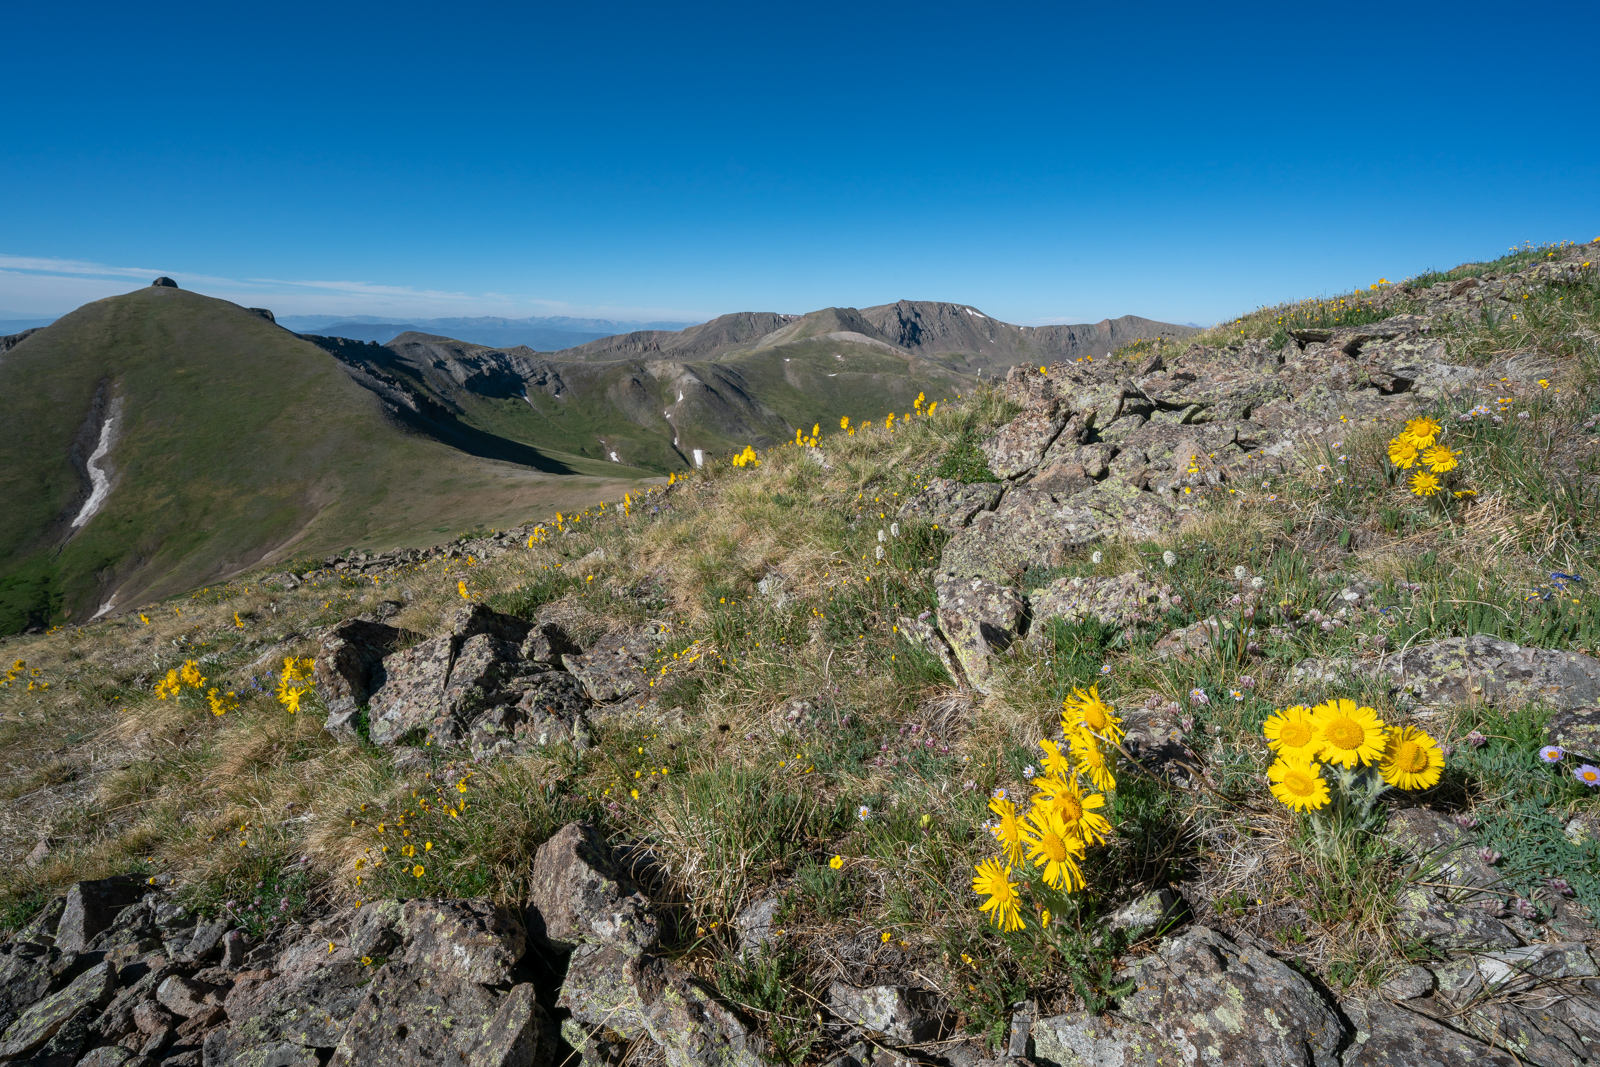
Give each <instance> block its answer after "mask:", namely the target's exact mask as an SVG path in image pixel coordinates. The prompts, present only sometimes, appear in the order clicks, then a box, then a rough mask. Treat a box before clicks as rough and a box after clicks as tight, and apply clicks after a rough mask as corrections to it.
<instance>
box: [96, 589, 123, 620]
mask: <svg viewBox="0 0 1600 1067" xmlns="http://www.w3.org/2000/svg"><path fill="white" fill-rule="evenodd" d="M116 602H117V594H115V593H112V594H111V599H110V600H108V601H106V602H105V603H104V604H101V605H100V610H99V611H97V612H95V613H94V614H93V615H91V616H90V617H89V621H90V622H93V621H94V620H95V619H98V618H99V617H100V616H102V615H104V614H105V613H106V612H108V611H110V610H111V606H112V605H113V604H115V603H116Z"/></svg>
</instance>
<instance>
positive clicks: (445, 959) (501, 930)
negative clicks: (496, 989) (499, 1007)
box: [401, 900, 527, 985]
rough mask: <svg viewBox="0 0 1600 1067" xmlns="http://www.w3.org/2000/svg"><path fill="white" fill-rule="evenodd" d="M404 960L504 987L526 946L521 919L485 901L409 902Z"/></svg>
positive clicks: (405, 914) (466, 979) (404, 918)
mask: <svg viewBox="0 0 1600 1067" xmlns="http://www.w3.org/2000/svg"><path fill="white" fill-rule="evenodd" d="M401 922H402V924H403V925H404V927H405V932H406V951H405V957H404V959H405V962H406V963H411V964H416V965H417V966H418V967H421V968H424V969H428V970H432V971H434V972H436V973H438V974H441V975H450V976H452V977H455V978H458V979H460V980H462V981H464V982H477V983H478V984H479V985H505V984H508V983H509V982H510V981H511V975H512V970H513V968H515V967H516V965H517V961H518V960H520V959H522V953H523V951H524V949H525V948H526V947H527V934H526V932H525V931H524V930H523V926H522V920H521V919H520V918H518V917H517V916H516V914H514V913H513V912H512V911H511V909H509V908H506V907H502V906H500V905H497V904H493V903H491V902H489V901H487V900H409V901H407V902H406V903H405V905H404V908H403V910H402V918H401Z"/></svg>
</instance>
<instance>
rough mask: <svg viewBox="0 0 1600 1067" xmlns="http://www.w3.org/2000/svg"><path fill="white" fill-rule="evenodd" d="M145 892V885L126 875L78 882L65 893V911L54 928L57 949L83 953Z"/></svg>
mask: <svg viewBox="0 0 1600 1067" xmlns="http://www.w3.org/2000/svg"><path fill="white" fill-rule="evenodd" d="M145 889H146V886H145V885H144V883H142V882H140V881H139V880H138V879H137V878H133V877H130V876H127V875H120V876H118V877H115V878H102V879H100V880H98V881H93V882H79V883H77V884H76V885H74V886H73V887H72V888H71V889H69V890H67V903H66V908H65V909H64V910H63V912H62V914H61V921H60V923H59V924H58V925H57V927H56V935H55V937H56V947H57V948H59V949H60V950H61V951H63V952H82V951H84V950H85V949H87V948H88V947H89V942H90V941H92V940H93V939H94V937H95V935H97V934H99V933H101V932H102V931H104V930H107V929H109V928H110V927H111V924H112V923H114V922H115V921H116V918H117V916H118V915H120V914H121V913H122V911H123V909H124V908H126V907H128V906H129V905H131V904H135V903H137V902H138V901H139V900H140V898H142V897H143V896H144V892H145Z"/></svg>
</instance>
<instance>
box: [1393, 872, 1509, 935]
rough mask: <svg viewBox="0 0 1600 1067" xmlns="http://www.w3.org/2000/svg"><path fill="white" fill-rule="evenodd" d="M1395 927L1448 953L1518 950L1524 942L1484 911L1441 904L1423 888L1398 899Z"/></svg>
mask: <svg viewBox="0 0 1600 1067" xmlns="http://www.w3.org/2000/svg"><path fill="white" fill-rule="evenodd" d="M1394 927H1395V930H1397V931H1398V932H1399V933H1400V934H1402V935H1403V936H1405V937H1410V938H1415V939H1417V940H1419V941H1427V942H1429V943H1430V944H1432V945H1434V946H1436V947H1438V948H1445V949H1487V948H1514V947H1516V946H1517V945H1519V944H1521V943H1522V942H1521V940H1520V939H1519V938H1518V937H1517V935H1516V934H1515V933H1513V932H1512V930H1511V928H1510V927H1509V926H1507V925H1506V924H1505V923H1503V922H1501V921H1500V920H1499V919H1496V918H1495V917H1494V916H1492V915H1490V914H1489V913H1488V912H1486V911H1484V910H1483V909H1482V908H1481V907H1478V906H1476V905H1468V904H1457V903H1454V902H1451V901H1447V900H1440V899H1439V898H1438V897H1436V896H1435V895H1434V893H1433V892H1432V891H1431V890H1429V889H1428V888H1426V887H1423V886H1407V887H1406V888H1404V889H1402V890H1400V892H1399V893H1398V894H1397V895H1396V897H1395V916H1394Z"/></svg>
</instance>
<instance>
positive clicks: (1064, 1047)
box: [1028, 1012, 1296, 1067]
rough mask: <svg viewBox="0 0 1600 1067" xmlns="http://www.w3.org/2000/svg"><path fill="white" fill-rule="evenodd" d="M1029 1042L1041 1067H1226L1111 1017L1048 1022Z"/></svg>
mask: <svg viewBox="0 0 1600 1067" xmlns="http://www.w3.org/2000/svg"><path fill="white" fill-rule="evenodd" d="M1029 1036H1030V1039H1031V1040H1030V1043H1031V1044H1032V1045H1033V1054H1032V1056H1031V1057H1028V1058H1029V1059H1031V1060H1032V1061H1033V1062H1034V1063H1037V1064H1040V1065H1041V1067H1109V1065H1115V1067H1165V1065H1167V1064H1189V1063H1204V1064H1206V1065H1207V1067H1211V1065H1212V1064H1213V1063H1215V1064H1216V1067H1223V1061H1214V1060H1206V1059H1201V1058H1200V1057H1198V1056H1197V1055H1186V1053H1192V1052H1194V1049H1193V1048H1192V1047H1191V1048H1187V1049H1185V1048H1181V1047H1180V1046H1178V1045H1176V1044H1174V1043H1172V1042H1169V1041H1167V1040H1166V1038H1165V1037H1164V1036H1163V1035H1162V1034H1161V1033H1159V1032H1158V1031H1157V1030H1156V1029H1155V1028H1154V1027H1152V1026H1150V1025H1149V1024H1147V1023H1141V1022H1136V1021H1134V1020H1131V1019H1120V1018H1117V1017H1115V1016H1111V1015H1089V1014H1086V1013H1084V1012H1069V1013H1067V1014H1065V1015H1050V1016H1046V1017H1045V1018H1043V1019H1040V1020H1038V1021H1037V1022H1035V1023H1034V1024H1033V1025H1032V1027H1031V1029H1030V1032H1029ZM1241 1062H1245V1061H1241ZM1248 1062H1251V1063H1256V1062H1260V1061H1257V1060H1251V1061H1248ZM1287 1062H1291V1063H1293V1062H1296V1061H1292V1060H1291V1061H1287ZM1229 1067H1231V1065H1229Z"/></svg>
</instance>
